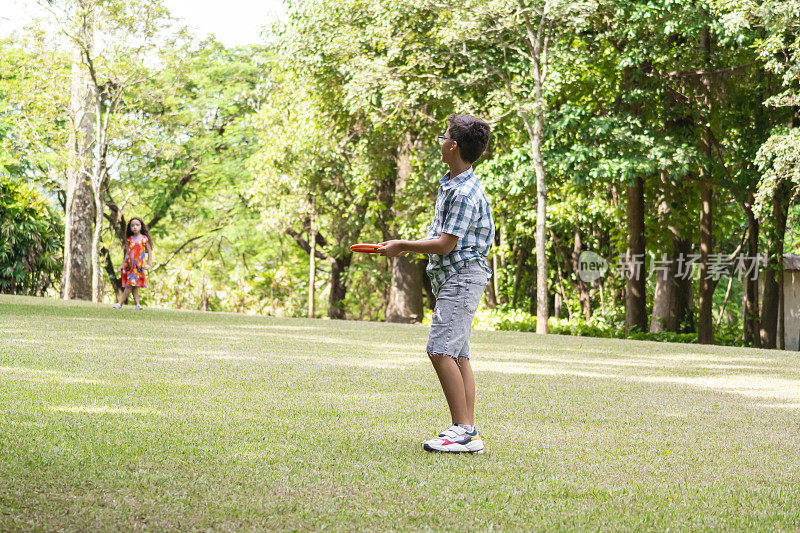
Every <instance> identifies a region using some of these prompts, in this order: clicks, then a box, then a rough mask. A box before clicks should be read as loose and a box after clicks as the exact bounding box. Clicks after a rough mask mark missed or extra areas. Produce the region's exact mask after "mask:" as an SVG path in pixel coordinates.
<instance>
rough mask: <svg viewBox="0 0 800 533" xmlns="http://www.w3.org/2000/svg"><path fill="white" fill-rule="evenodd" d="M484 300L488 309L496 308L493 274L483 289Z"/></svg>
mask: <svg viewBox="0 0 800 533" xmlns="http://www.w3.org/2000/svg"><path fill="white" fill-rule="evenodd" d="M483 297H484V301H485V302H486V307H488V308H489V309H495V308H497V295H496V294H495V292H494V274H492V277H491V278H490V279H489V283H487V284H486V289H484V291H483Z"/></svg>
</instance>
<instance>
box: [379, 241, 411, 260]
mask: <svg viewBox="0 0 800 533" xmlns="http://www.w3.org/2000/svg"><path fill="white" fill-rule="evenodd" d="M376 252H379V253H380V254H381V255H383V256H385V257H399V256H401V255H405V254H406V253H408V252H406V251H405V250H403V241H398V240H392V241H386V242H382V243H381V247H380V248H378V249H377V250H376Z"/></svg>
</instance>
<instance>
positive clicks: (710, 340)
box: [697, 175, 717, 344]
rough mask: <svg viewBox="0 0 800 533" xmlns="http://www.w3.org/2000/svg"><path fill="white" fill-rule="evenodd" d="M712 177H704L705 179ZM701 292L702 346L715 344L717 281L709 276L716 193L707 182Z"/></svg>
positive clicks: (702, 221) (699, 338) (702, 188)
mask: <svg viewBox="0 0 800 533" xmlns="http://www.w3.org/2000/svg"><path fill="white" fill-rule="evenodd" d="M709 177H710V176H708V175H704V178H705V179H708V178H709ZM700 200H701V202H702V207H701V210H700V292H699V294H698V300H699V306H700V316H699V318H698V324H697V330H698V333H697V341H698V342H699V343H700V344H714V317H713V315H712V311H713V304H714V289H715V288H716V285H717V284H716V281H715V280H713V279H711V278H710V277H709V275H708V261H709V259H708V258H709V256H710V255H711V250H712V249H713V246H714V239H713V229H714V226H713V218H712V209H713V201H714V192H713V190H712V189H711V187H710V185H708V184H707V183H706V182H705V181H703V183H702V184H701V185H700Z"/></svg>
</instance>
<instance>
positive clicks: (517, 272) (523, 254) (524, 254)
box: [511, 237, 530, 309]
mask: <svg viewBox="0 0 800 533" xmlns="http://www.w3.org/2000/svg"><path fill="white" fill-rule="evenodd" d="M515 252H516V254H517V266H516V268H515V269H514V289H513V291H512V293H511V294H512V296H511V307H513V308H514V309H516V308H517V304H518V303H519V295H520V287H521V286H522V278H523V275H522V274H523V270H524V267H525V262H526V261H527V260H528V256H529V255H530V250H529V249H528V247H527V246H526V242H525V238H524V237H518V238H517V246H516V250H515Z"/></svg>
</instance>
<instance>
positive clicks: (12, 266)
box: [0, 174, 63, 295]
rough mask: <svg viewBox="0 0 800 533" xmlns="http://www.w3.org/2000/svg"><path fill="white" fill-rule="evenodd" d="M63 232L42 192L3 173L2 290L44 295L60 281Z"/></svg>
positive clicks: (0, 184)
mask: <svg viewBox="0 0 800 533" xmlns="http://www.w3.org/2000/svg"><path fill="white" fill-rule="evenodd" d="M62 233H63V224H62V222H61V219H60V217H59V216H58V214H57V213H56V211H55V209H53V208H52V207H51V206H50V205H49V204H48V203H47V202H46V201H45V200H44V198H42V195H41V194H40V193H39V192H37V191H35V190H34V189H32V188H30V187H28V186H27V185H25V184H24V183H22V182H20V181H19V180H16V179H13V178H11V177H9V176H4V175H2V174H0V292H5V293H12V294H28V295H41V294H43V293H44V292H45V291H46V290H47V289H48V288H50V287H52V286H54V285H56V284H57V283H59V282H60V279H61V265H62V262H63V259H62V249H63V247H62V239H61V236H62Z"/></svg>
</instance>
